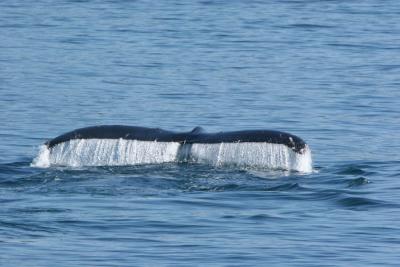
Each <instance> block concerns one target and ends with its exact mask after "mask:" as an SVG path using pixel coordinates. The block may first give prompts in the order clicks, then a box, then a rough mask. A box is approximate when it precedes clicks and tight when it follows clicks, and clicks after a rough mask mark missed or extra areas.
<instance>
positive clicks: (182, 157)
mask: <svg viewBox="0 0 400 267" xmlns="http://www.w3.org/2000/svg"><path fill="white" fill-rule="evenodd" d="M186 161H190V162H199V163H207V164H212V165H215V166H223V165H236V166H245V167H258V168H268V169H285V170H295V171H299V172H305V173H307V172H311V171H312V159H311V151H310V149H309V148H308V147H306V149H305V151H304V153H303V154H298V153H295V152H294V151H293V150H292V149H290V148H288V147H287V146H285V145H282V144H270V143H262V142H248V143H247V142H246V143H218V144H180V143H178V142H157V141H138V140H125V139H74V140H70V141H67V142H64V143H60V144H58V145H56V146H54V147H52V148H50V149H49V148H47V147H46V146H45V145H43V146H42V147H41V148H40V151H39V154H38V155H37V157H36V158H35V159H34V160H33V162H32V166H34V167H42V168H46V167H49V166H51V165H59V166H72V167H81V166H111V165H114V166H116V165H135V164H149V163H166V162H186Z"/></svg>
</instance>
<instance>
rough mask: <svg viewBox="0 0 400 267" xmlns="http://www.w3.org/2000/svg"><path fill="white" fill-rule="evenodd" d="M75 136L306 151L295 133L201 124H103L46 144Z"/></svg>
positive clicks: (304, 145)
mask: <svg viewBox="0 0 400 267" xmlns="http://www.w3.org/2000/svg"><path fill="white" fill-rule="evenodd" d="M74 139H125V140H138V141H157V142H177V143H180V144H217V143H269V144H281V145H285V146H287V147H288V148H290V149H292V150H293V151H294V152H296V153H298V154H303V153H304V152H305V151H306V147H307V145H306V143H305V142H304V141H303V140H302V139H301V138H299V137H297V136H295V135H292V134H289V133H285V132H280V131H272V130H244V131H233V132H217V133H207V132H205V131H204V130H203V129H202V128H201V127H196V128H194V129H193V130H192V131H190V132H183V133H179V132H172V131H166V130H162V129H159V128H145V127H136V126H124V125H101V126H92V127H86V128H80V129H76V130H73V131H71V132H68V133H65V134H63V135H60V136H58V137H56V138H54V139H52V140H50V141H48V142H47V143H46V145H47V147H48V148H52V147H54V146H56V145H58V144H60V143H64V142H67V141H70V140H74Z"/></svg>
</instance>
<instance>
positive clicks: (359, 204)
mask: <svg viewBox="0 0 400 267" xmlns="http://www.w3.org/2000/svg"><path fill="white" fill-rule="evenodd" d="M337 203H338V204H340V205H341V206H343V207H347V208H363V207H378V206H382V205H385V204H387V203H385V202H383V201H379V200H374V199H370V198H364V197H345V198H342V199H340V200H338V201H337Z"/></svg>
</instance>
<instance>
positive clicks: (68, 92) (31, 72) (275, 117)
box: [0, 0, 400, 266]
mask: <svg viewBox="0 0 400 267" xmlns="http://www.w3.org/2000/svg"><path fill="white" fill-rule="evenodd" d="M399 10H400V4H399V3H398V2H397V1H394V0H392V1H391V0H389V1H381V2H378V1H372V0H371V1H368V0H363V1H250V2H249V1H192V2H191V3H181V2H178V1H161V2H155V1H51V2H50V1H43V0H40V1H34V2H31V1H7V0H6V1H2V2H1V3H0V36H1V38H0V111H1V112H0V121H1V126H0V203H1V209H0V247H1V252H2V253H1V255H0V265H2V266H18V265H23V266H53V265H54V264H57V265H58V266H135V265H136V266H187V265H193V266H265V265H268V266H282V265H283V266H321V265H323V266H349V265H351V266H397V264H398V262H399V260H400V257H399V256H398V255H400V246H399V238H400V234H399V233H400V225H399V223H398V222H399V219H400V216H399V208H400V206H399V205H400V201H399V199H400V194H399V189H400V184H399V182H398V181H397V180H398V179H399V176H400V167H399V166H400V157H399V153H398V151H399V149H400V145H399V144H400V139H399V136H400V135H399V133H400V126H399V125H400V116H399V114H400V108H399V106H400V105H399V104H400V102H399V99H400V90H399V88H400V80H399V75H398V74H399V70H400V63H399V62H400V61H399V60H400V57H399V52H400V37H399V36H400V24H399V23H398V18H399V15H400V11H399ZM98 124H126V125H137V126H146V127H161V128H164V129H167V130H177V131H189V130H190V129H192V128H193V127H195V126H202V127H204V128H205V129H206V130H208V131H220V130H241V129H274V130H281V131H287V132H290V133H293V134H296V135H298V136H300V137H302V138H303V139H304V140H306V141H307V142H308V144H309V145H310V147H311V149H312V152H313V160H314V170H315V171H314V172H313V173H311V174H308V175H304V174H301V173H296V172H287V171H276V170H275V171H273V170H259V169H251V168H249V169H246V168H234V167H223V168H221V167H215V166H211V165H207V164H190V163H188V164H172V163H171V164H156V165H154V164H150V165H140V166H124V167H116V166H114V167H111V166H103V167H84V168H65V167H51V168H46V169H41V168H34V167H31V166H30V163H31V162H32V160H33V158H34V157H35V156H36V155H37V152H38V148H39V146H40V145H41V144H42V143H44V142H45V141H46V140H48V139H49V138H53V137H55V136H57V135H59V134H62V133H64V132H66V131H70V130H72V129H75V128H79V127H85V126H91V125H98Z"/></svg>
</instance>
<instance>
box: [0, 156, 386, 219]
mask: <svg viewBox="0 0 400 267" xmlns="http://www.w3.org/2000/svg"><path fill="white" fill-rule="evenodd" d="M384 167H385V164H382V163H379V162H378V163H373V162H361V163H347V164H339V165H335V166H328V167H318V168H317V169H318V171H315V172H314V173H312V174H309V175H304V174H301V173H296V172H287V171H280V170H255V169H237V168H233V167H231V168H229V167H213V166H209V165H202V164H193V163H179V164H176V163H171V164H157V165H155V164H149V165H136V166H122V167H120V166H103V167H85V168H66V167H51V168H47V169H40V168H32V167H29V162H15V163H9V164H1V165H0V190H3V191H4V190H6V191H13V192H21V191H22V192H26V193H31V194H47V195H49V194H50V195H51V194H57V195H60V194H61V195H70V194H78V195H82V194H83V195H89V196H98V197H107V196H108V197H113V196H117V197H118V196H135V197H140V196H141V197H146V196H158V197H163V196H171V195H175V196H176V195H182V194H193V193H195V194H200V193H229V192H232V193H234V192H237V193H240V194H241V195H242V196H244V197H263V198H271V199H285V200H296V201H307V202H308V201H320V202H322V203H325V205H329V206H332V207H333V208H339V209H341V208H344V209H369V208H379V207H390V206H391V205H392V204H391V202H390V201H386V200H381V199H379V198H378V199H377V198H376V197H370V196H371V195H374V191H373V187H372V185H374V183H376V182H375V181H374V180H375V179H376V173H377V171H378V169H379V168H384ZM1 201H7V199H2V200H1ZM320 204H321V203H320ZM39 210H40V209H39ZM32 212H35V210H33V211H32Z"/></svg>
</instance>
